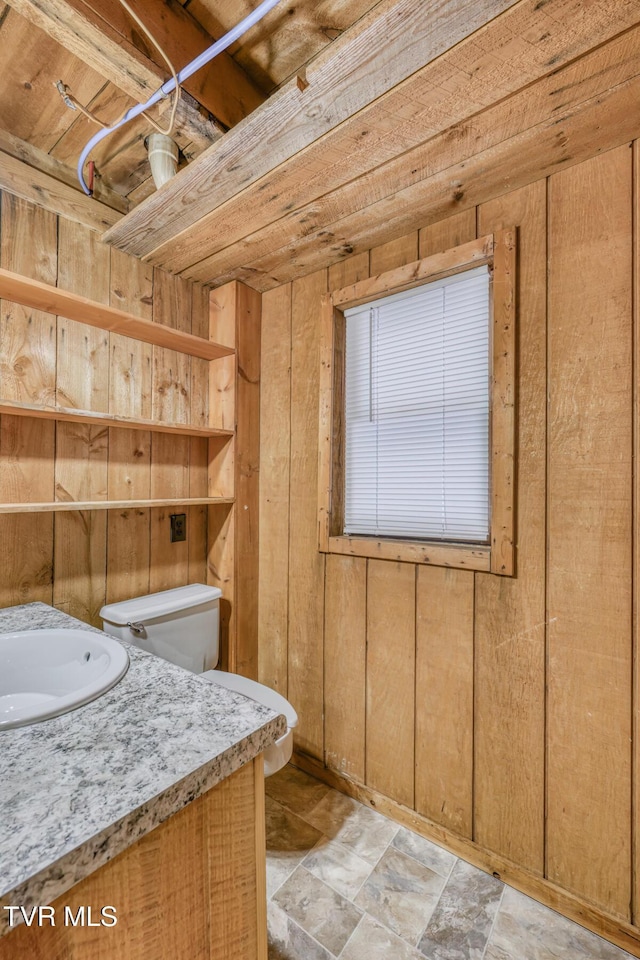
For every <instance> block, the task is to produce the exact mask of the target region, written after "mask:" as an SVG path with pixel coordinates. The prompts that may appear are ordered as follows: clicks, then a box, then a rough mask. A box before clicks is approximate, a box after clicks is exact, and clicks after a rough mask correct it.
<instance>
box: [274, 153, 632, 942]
mask: <svg viewBox="0 0 640 960" xmlns="http://www.w3.org/2000/svg"><path fill="white" fill-rule="evenodd" d="M636 156H637V145H629V144H627V145H625V146H622V147H619V148H617V149H615V150H612V151H610V152H608V153H604V154H602V155H600V156H596V157H594V158H593V159H590V160H588V161H586V162H584V163H581V164H578V165H575V166H573V167H570V168H568V169H565V170H563V171H562V172H559V173H557V174H555V175H553V176H551V177H550V178H548V179H546V180H543V181H539V182H535V183H532V184H530V185H528V186H525V187H523V188H522V189H518V190H517V191H514V192H512V193H505V195H504V196H501V197H499V198H498V199H495V200H492V201H490V202H488V203H485V204H483V205H481V206H479V207H477V208H476V209H471V210H467V211H464V212H460V213H456V212H455V209H453V208H452V210H451V216H450V217H449V218H448V219H446V220H443V221H441V222H439V223H433V224H430V225H429V226H425V227H424V229H422V230H420V231H419V232H417V233H412V234H410V235H408V236H406V237H403V238H401V239H399V240H397V241H393V242H391V243H387V244H385V245H384V246H382V247H378V248H376V249H372V250H371V251H370V252H368V253H363V254H358V255H357V256H354V257H352V258H351V259H349V260H346V261H345V262H344V263H342V264H340V265H338V266H334V267H331V268H330V269H328V270H321V271H319V272H317V273H314V274H312V275H309V276H305V277H302V278H300V279H297V280H295V281H293V282H292V283H290V284H287V285H285V286H282V287H279V288H277V289H275V290H272V291H270V292H268V293H266V294H265V295H264V296H263V333H262V337H263V341H262V342H263V353H262V395H261V526H260V543H261V548H260V550H261V552H260V628H259V629H260V633H259V652H260V678H261V680H263V681H264V682H266V683H268V684H270V685H271V686H273V687H274V688H276V689H277V690H279V691H281V692H282V693H284V694H285V695H287V696H288V697H289V699H290V700H291V702H292V703H293V705H294V707H295V708H296V710H297V711H298V714H299V717H300V725H299V727H298V729H297V731H296V733H297V750H298V751H299V754H300V756H303V755H304V756H307V757H311V758H316V760H318V761H320V762H321V763H323V764H326V767H327V768H329V769H330V770H333V771H335V772H336V773H338V774H341V775H343V776H344V777H346V778H348V779H349V780H350V781H353V782H355V783H358V784H364V785H365V786H366V787H367V788H368V789H369V790H370V791H374V792H375V793H376V795H377V796H383V797H386V798H389V800H390V801H394V802H396V803H397V804H400V805H402V806H403V808H408V809H410V810H415V811H417V813H418V814H420V815H423V817H424V818H426V821H429V822H431V823H432V824H435V825H437V826H438V827H439V828H440V827H441V828H443V829H444V830H446V831H448V834H446V835H448V836H451V837H457V838H461V842H462V841H465V842H468V849H469V850H472V849H473V848H474V847H477V848H478V849H482V850H484V851H489V854H490V856H489V859H488V861H487V862H488V863H489V864H490V863H491V862H492V861H491V856H494V858H495V860H496V862H497V861H498V860H500V862H503V863H510V864H512V865H516V866H517V867H518V868H520V873H521V874H522V875H524V876H528V877H530V878H533V879H534V880H535V878H546V879H547V880H548V881H549V884H548V885H549V889H554V890H556V891H558V890H561V891H567V892H568V893H569V894H571V895H573V896H574V900H575V902H576V903H584V904H588V905H591V906H593V905H595V906H596V907H597V908H599V909H600V910H601V911H602V912H604V913H606V914H607V915H609V916H613V917H615V918H619V919H620V920H622V921H627V922H631V923H634V924H637V923H638V922H639V920H640V904H639V903H638V897H639V893H638V888H637V885H636V882H635V876H636V864H635V863H634V857H636V856H637V854H636V853H635V851H636V847H637V844H636V833H637V816H638V804H637V799H636V795H635V790H636V786H635V784H636V780H637V775H638V756H637V747H634V746H633V744H632V739H631V737H632V715H633V710H634V709H635V706H636V704H635V687H636V682H635V679H634V672H633V669H634V668H633V663H634V649H635V603H634V593H633V591H634V583H635V581H634V563H635V560H634V557H635V554H636V551H637V546H636V544H637V532H636V531H637V508H636V506H635V503H636V496H635V493H634V477H633V471H632V464H633V456H634V445H635V439H634V432H635V430H636V418H635V414H634V407H633V402H634V391H635V380H634V378H635V363H634V356H635V353H634V351H635V341H636V333H635V325H634V318H635V317H636V309H635V306H634V303H633V291H634V289H635V287H634V283H635V284H636V286H637V285H638V262H637V253H636V251H637V248H638V244H637V238H636V237H635V236H634V230H635V229H636V228H635V227H634V224H636V223H637V216H636V214H637V211H638V202H639V201H638V180H637V178H635V177H634V162H635V158H636ZM512 225H517V226H518V228H519V235H520V239H519V245H520V246H519V249H520V268H519V291H518V296H519V324H520V329H519V347H518V350H519V358H518V363H519V423H518V464H519V477H518V502H517V530H518V537H517V564H518V575H517V577H515V578H513V579H508V578H501V577H497V576H492V575H489V574H483V573H475V574H474V573H473V572H468V571H464V570H448V569H444V568H438V567H430V566H414V565H411V564H403V563H396V562H387V561H380V560H368V561H367V560H365V559H361V558H357V557H355V558H352V557H346V556H336V555H334V556H331V555H330V556H327V557H326V558H325V556H324V555H322V554H320V553H319V552H318V550H317V539H316V505H317V490H316V482H317V429H318V427H317V423H318V329H319V310H320V296H321V294H322V293H323V292H324V291H325V290H326V289H334V288H339V287H341V286H343V285H345V284H346V283H351V282H354V281H356V280H359V279H362V278H364V277H366V276H367V275H369V274H377V273H379V272H381V271H383V270H387V269H390V268H392V267H396V266H399V265H401V264H403V263H406V262H410V261H412V260H415V259H417V258H418V257H421V256H426V255H429V254H431V253H434V252H436V251H438V250H442V249H445V248H447V247H450V246H453V245H454V244H457V243H461V242H465V241H468V240H471V239H473V238H474V237H475V236H479V235H482V234H485V233H489V232H491V231H493V230H496V229H499V228H501V227H509V226H512ZM634 257H636V260H635V261H634ZM634 276H635V281H634ZM398 809H400V808H399V807H398ZM443 835H444V834H443ZM532 883H533V881H532ZM525 886H526V884H525ZM530 886H531V885H530ZM532 888H533V887H532ZM574 914H575V911H574Z"/></svg>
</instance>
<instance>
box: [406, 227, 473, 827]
mask: <svg viewBox="0 0 640 960" xmlns="http://www.w3.org/2000/svg"><path fill="white" fill-rule="evenodd" d="M475 237H476V217H475V211H463V212H462V213H459V214H456V215H455V216H453V217H449V218H448V219H447V220H442V221H440V222H439V223H435V224H431V225H430V226H427V227H423V228H422V229H421V230H420V232H419V251H418V253H419V256H420V257H421V258H424V257H437V256H438V254H440V253H441V252H442V251H445V250H450V249H451V248H452V247H458V246H460V245H465V244H469V243H471V242H472V241H473V240H474V239H475ZM430 546H431V545H430ZM483 559H485V560H486V557H484V558H483ZM436 562H437V558H436ZM465 562H468V563H469V566H470V569H469V570H468V571H464V570H451V571H447V570H442V569H438V568H437V567H431V566H421V567H420V568H419V569H418V572H417V581H416V760H415V776H416V803H415V806H416V810H417V811H418V812H420V813H422V814H424V815H426V816H428V817H430V818H431V819H432V820H434V821H435V822H437V823H442V824H443V825H445V826H448V827H449V828H450V829H452V830H455V831H456V833H459V834H460V835H461V836H466V837H470V836H472V833H473V682H474V681H473V658H474V653H473V628H474V624H473V584H474V574H473V572H472V570H473V569H474V568H473V567H472V566H471V563H472V559H471V558H467V559H466V561H465Z"/></svg>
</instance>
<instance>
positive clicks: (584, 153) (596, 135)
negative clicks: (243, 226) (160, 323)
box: [187, 48, 640, 291]
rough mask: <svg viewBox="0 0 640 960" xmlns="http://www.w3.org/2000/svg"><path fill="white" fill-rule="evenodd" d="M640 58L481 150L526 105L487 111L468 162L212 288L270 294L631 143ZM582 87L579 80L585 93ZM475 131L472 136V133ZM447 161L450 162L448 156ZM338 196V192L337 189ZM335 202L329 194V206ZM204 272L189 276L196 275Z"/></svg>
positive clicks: (250, 264) (639, 130) (635, 132)
mask: <svg viewBox="0 0 640 960" xmlns="http://www.w3.org/2000/svg"><path fill="white" fill-rule="evenodd" d="M639 52H640V48H638V49H637V52H636V58H635V74H634V75H633V76H629V77H628V78H627V79H625V80H623V81H622V82H621V83H618V84H616V85H615V86H614V87H612V88H610V89H609V90H606V91H603V92H596V93H594V95H593V96H590V97H588V98H587V99H586V100H583V101H581V102H579V103H573V102H572V103H571V105H570V106H564V107H563V108H562V109H561V110H559V111H558V112H557V113H555V114H554V115H553V116H551V117H547V119H545V120H544V121H543V122H542V123H538V124H535V125H534V126H531V127H526V121H525V122H524V124H523V127H525V128H526V129H522V130H520V131H519V132H517V133H514V134H513V135H512V136H508V137H507V138H506V139H504V140H500V141H499V142H494V143H492V144H491V145H489V146H487V147H486V148H485V149H482V148H481V146H480V144H482V142H483V141H485V142H486V143H490V142H491V140H492V137H491V136H490V135H489V126H488V125H489V124H490V123H491V122H494V121H495V122H496V123H498V124H499V123H501V122H502V124H503V130H504V121H505V117H506V112H507V111H509V112H512V111H513V110H514V109H515V108H516V107H518V108H519V109H520V116H521V117H522V118H525V117H526V115H527V106H526V105H525V104H524V102H523V98H522V97H519V98H518V100H519V101H520V102H518V103H516V102H514V103H508V104H504V105H501V107H500V108H496V109H495V110H494V111H489V113H488V114H487V116H486V122H487V125H486V126H484V129H483V130H482V131H480V144H479V145H478V146H479V147H480V149H478V151H477V152H474V153H473V154H471V155H470V156H469V157H468V158H466V159H463V160H460V161H459V162H457V163H455V164H453V165H452V166H448V167H445V168H443V169H439V170H437V171H436V172H435V173H433V174H431V175H428V176H426V177H425V179H422V180H419V181H418V182H416V183H413V184H411V185H410V186H408V187H405V188H404V189H400V190H396V191H394V192H393V193H390V194H388V195H385V196H383V197H381V198H380V199H378V200H376V201H374V202H371V203H369V204H368V205H365V206H361V207H359V208H358V209H357V211H356V212H354V213H352V214H351V215H349V216H345V217H343V218H340V219H338V220H336V221H334V222H331V223H328V224H326V225H325V226H324V227H323V228H322V229H320V230H318V229H316V230H312V231H311V232H310V233H309V234H308V235H307V236H305V237H304V238H303V239H301V240H300V239H299V240H295V241H293V242H291V243H289V244H287V245H286V246H284V247H282V248H281V249H279V250H275V251H273V252H272V253H271V254H269V255H265V256H263V257H261V258H260V259H257V260H253V261H245V264H244V265H243V266H240V267H236V268H234V269H231V270H228V271H223V272H217V277H218V282H220V283H224V282H226V281H228V280H229V279H234V280H241V281H243V282H244V283H246V284H247V285H249V286H252V287H253V288H254V289H256V290H260V291H264V290H269V289H271V288H272V287H276V286H279V285H280V284H282V283H285V282H286V281H288V280H291V279H293V278H294V277H300V276H302V275H304V274H306V273H310V272H313V271H315V270H318V269H319V268H320V267H326V266H329V265H330V264H332V263H338V262H339V261H340V260H342V259H344V258H345V257H346V256H350V255H351V254H352V253H358V252H360V251H362V250H366V249H369V248H370V247H373V246H378V245H379V244H383V243H386V242H388V241H390V240H394V239H395V238H397V237H400V236H403V235H404V234H406V233H409V232H410V231H412V230H415V229H417V228H418V227H421V226H425V225H427V224H429V223H434V222H437V221H439V220H443V219H446V218H447V217H450V216H453V215H454V214H456V213H459V212H460V211H462V210H466V209H469V208H471V207H475V206H477V205H478V204H481V203H486V202H487V201H488V200H492V199H493V198H495V197H498V196H501V195H502V194H504V193H508V192H510V191H512V190H516V189H518V188H520V187H523V186H525V185H526V184H528V183H532V182H534V181H535V180H540V179H541V178H543V177H545V176H549V175H550V174H552V173H557V172H558V170H562V169H564V168H565V167H568V166H572V165H574V164H576V163H581V162H582V161H584V160H587V159H589V158H590V157H593V156H594V155H596V154H599V153H603V152H605V151H607V150H610V149H613V148H615V147H618V146H621V145H622V144H625V143H628V142H630V141H632V140H633V139H635V138H637V137H638V136H639V135H640V122H639V120H638V118H637V116H636V114H635V112H634V109H633V105H634V104H635V103H637V102H638V100H639V99H640V67H639V66H638V64H639V63H640V61H639V60H638V55H637V54H638V53H639ZM578 66H579V65H576V69H575V70H573V74H574V76H573V77H571V76H570V74H569V71H570V70H572V68H567V71H566V75H565V72H563V74H560V75H556V76H555V77H554V78H553V79H554V80H556V81H560V82H561V83H560V85H559V88H558V89H559V91H564V92H565V93H568V91H569V89H570V86H571V81H572V80H573V81H574V82H579V81H578V80H577V76H576V75H577V73H578V69H577V68H578ZM587 76H588V75H587ZM590 79H591V80H592V81H593V80H594V79H596V78H594V77H593V76H592V77H591V78H590ZM565 80H566V83H565ZM587 86H588V83H587V81H585V82H584V85H583V89H582V93H583V95H584V93H585V92H586V87H587ZM527 95H528V96H531V97H533V96H534V91H533V90H531V88H528V90H527ZM514 100H515V98H514ZM500 112H502V116H500V115H499V114H500ZM460 132H461V133H462V131H460ZM475 133H476V131H475V130H474V131H473V135H475ZM443 140H444V136H443V138H442V139H441V141H440V145H441V146H442V147H443V149H446V144H445V143H444V142H443ZM448 156H449V159H451V154H449V155H448ZM340 193H342V191H337V194H340ZM339 199H340V197H339V196H334V197H333V198H332V200H331V203H332V206H333V204H334V203H337V202H339ZM345 199H346V197H345ZM334 209H335V208H334ZM347 209H348V206H347ZM209 272H210V271H209V270H198V269H197V268H195V269H194V270H193V273H194V274H195V275H196V276H198V277H200V275H201V274H208V273H209ZM187 273H190V271H187Z"/></svg>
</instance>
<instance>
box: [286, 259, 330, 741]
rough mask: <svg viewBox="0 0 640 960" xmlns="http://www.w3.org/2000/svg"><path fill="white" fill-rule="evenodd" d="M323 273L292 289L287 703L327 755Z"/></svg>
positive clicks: (302, 730)
mask: <svg viewBox="0 0 640 960" xmlns="http://www.w3.org/2000/svg"><path fill="white" fill-rule="evenodd" d="M326 288H327V276H326V273H325V272H324V271H321V272H320V273H316V274H312V275H311V276H309V277H305V278H304V279H302V280H297V281H296V282H295V283H294V284H293V285H292V297H291V338H292V350H291V472H290V483H291V497H290V515H289V661H288V662H289V679H288V691H289V696H288V699H289V700H290V701H291V703H293V704H294V706H295V709H296V710H297V711H298V716H299V723H298V726H297V727H296V731H295V734H296V742H297V744H298V747H299V749H302V750H304V751H306V752H307V753H309V754H311V755H312V756H316V757H319V758H320V757H322V756H323V752H324V749H323V722H322V710H323V681H322V678H323V666H322V664H323V650H322V647H323V621H324V616H323V606H324V603H323V594H324V557H323V555H322V554H319V553H318V534H317V511H318V462H317V453H315V452H314V453H313V454H312V455H311V456H310V454H309V452H310V451H317V444H318V400H319V382H318V381H319V310H320V300H321V297H322V294H323V293H325V292H326Z"/></svg>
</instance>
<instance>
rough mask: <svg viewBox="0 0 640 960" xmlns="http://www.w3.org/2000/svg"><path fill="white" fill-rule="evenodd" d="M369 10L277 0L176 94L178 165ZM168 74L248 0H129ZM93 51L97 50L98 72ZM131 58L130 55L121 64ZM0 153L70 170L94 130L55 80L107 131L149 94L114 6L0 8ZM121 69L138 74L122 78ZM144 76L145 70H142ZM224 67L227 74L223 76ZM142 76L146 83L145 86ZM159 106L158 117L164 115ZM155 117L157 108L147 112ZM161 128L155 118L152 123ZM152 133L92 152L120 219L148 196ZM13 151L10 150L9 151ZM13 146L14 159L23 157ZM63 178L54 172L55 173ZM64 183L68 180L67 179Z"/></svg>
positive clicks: (133, 43)
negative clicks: (87, 35)
mask: <svg viewBox="0 0 640 960" xmlns="http://www.w3.org/2000/svg"><path fill="white" fill-rule="evenodd" d="M372 5H373V0H355V2H345V0H324V2H321V3H315V2H314V0H300V2H298V0H295V2H287V0H282V3H281V4H280V5H279V7H278V9H277V10H273V11H272V12H271V13H270V14H269V15H268V16H267V17H266V18H265V19H264V20H263V21H262V23H260V24H258V25H257V26H256V27H254V28H253V29H252V30H251V31H250V32H249V33H247V34H246V35H245V36H244V37H243V38H241V40H240V41H239V42H238V43H236V44H235V46H234V47H232V48H231V50H230V51H229V54H228V55H227V54H223V56H222V57H221V58H219V59H218V60H216V61H215V64H212V65H211V67H209V68H206V69H205V70H203V71H201V72H200V73H199V74H197V75H196V77H195V78H193V79H192V81H191V83H190V84H188V85H187V92H188V93H190V94H191V95H192V96H193V98H194V100H193V101H191V100H190V99H189V98H188V97H186V98H185V101H186V109H185V110H183V111H182V114H179V119H178V124H177V137H176V139H177V140H178V142H179V145H180V148H181V151H182V152H181V166H184V165H186V163H187V162H188V161H191V160H193V159H194V158H195V157H196V156H198V155H199V154H200V153H202V151H203V150H204V149H205V148H206V147H207V146H209V144H210V143H212V142H214V141H215V140H216V139H218V138H219V137H220V136H221V135H222V133H223V132H224V131H225V130H226V129H228V128H230V127H232V126H234V125H235V124H236V123H237V122H238V121H239V120H241V119H242V117H243V116H245V115H246V114H247V113H249V112H251V110H253V109H255V107H256V106H258V105H259V104H260V103H262V102H263V101H264V100H265V99H266V97H267V95H268V94H269V93H271V92H272V91H273V90H274V89H275V88H276V87H277V86H278V85H279V84H280V83H281V82H282V81H283V80H286V79H287V78H288V76H289V75H290V74H291V73H293V72H295V71H296V70H298V69H300V68H301V67H302V66H303V65H304V64H305V63H306V62H307V61H308V60H309V59H310V58H311V57H313V56H314V55H315V54H316V53H317V52H318V51H319V50H321V49H323V48H324V47H325V46H327V45H328V44H329V43H330V42H331V40H332V39H335V37H336V36H339V35H340V33H341V32H342V31H343V30H344V29H345V28H346V27H348V26H349V25H350V24H351V23H353V21H354V20H356V19H357V18H358V17H360V16H361V15H362V14H363V13H364V12H366V10H367V9H368V8H369V7H371V6H372ZM131 6H133V8H134V9H135V10H136V12H137V13H138V14H139V15H140V17H141V18H142V19H143V20H144V22H145V24H147V25H148V26H149V28H150V30H151V33H152V35H153V36H154V37H155V38H156V39H158V40H159V42H160V43H161V45H162V46H163V48H164V49H165V50H166V51H167V53H168V54H169V55H170V57H171V59H172V61H173V62H174V66H175V67H176V68H177V69H179V68H180V67H182V66H184V65H185V64H186V63H188V62H189V61H190V60H191V59H192V58H193V57H194V56H195V55H196V54H197V53H200V52H201V51H202V50H204V49H205V48H206V47H207V46H209V44H210V43H212V42H213V39H217V38H218V37H220V36H221V35H222V34H223V33H224V32H226V31H227V30H228V29H229V28H230V27H232V26H234V25H235V24H236V23H237V22H238V21H239V20H240V19H242V17H244V16H245V15H246V14H247V13H249V12H250V10H251V9H253V8H254V7H255V3H254V2H253V0H184V2H178V0H131ZM75 16H77V17H78V21H77V22H84V20H86V21H87V22H88V23H89V25H91V24H93V26H95V28H96V34H100V33H103V32H104V33H105V36H106V37H107V39H110V40H111V41H112V45H111V46H109V45H108V44H107V45H106V46H105V47H104V50H103V51H98V49H97V44H93V43H92V42H91V40H90V39H89V40H87V41H86V42H85V44H84V46H83V44H82V42H81V41H80V40H79V39H78V36H80V35H81V33H82V31H81V30H77V34H78V36H76V35H75V34H76V26H77V24H76V22H75V21H74V19H73V18H74V17H75ZM100 52H104V60H105V62H104V63H103V62H102V61H101V58H100V55H99V53H100ZM131 55H133V57H134V58H135V60H134V61H131ZM0 57H1V59H2V64H3V71H2V79H1V80H0V149H3V150H5V151H8V152H12V153H13V155H14V156H16V155H18V153H17V151H18V147H17V146H16V142H15V139H14V138H17V139H18V140H20V141H23V142H24V143H26V144H29V145H31V146H32V147H34V148H36V152H32V153H31V154H29V156H30V158H31V162H32V163H34V164H35V165H38V166H39V167H40V169H45V168H48V169H50V170H52V169H54V167H53V166H52V165H51V164H50V163H49V164H47V162H46V161H45V160H44V158H43V157H42V156H41V154H46V155H47V156H48V157H50V158H51V159H52V160H54V161H58V163H60V164H62V165H63V166H64V167H66V168H68V170H69V171H71V172H72V171H73V170H75V166H76V163H77V160H78V157H79V155H80V152H81V150H82V148H83V147H84V145H85V144H86V143H87V141H88V140H89V139H90V137H91V136H93V134H94V133H95V132H97V130H98V129H99V127H98V126H97V125H96V124H95V123H93V122H92V121H91V120H89V119H87V118H86V117H85V116H83V115H82V114H81V113H80V112H79V111H73V110H71V109H69V108H68V107H67V106H65V104H64V102H63V100H62V97H61V96H60V94H59V92H58V90H57V89H56V86H55V84H56V82H57V81H58V80H62V81H63V83H64V84H65V85H66V86H67V87H68V88H69V89H70V91H71V92H72V94H73V96H74V97H75V98H76V99H77V100H79V101H80V102H81V103H82V104H83V105H84V106H86V107H88V109H89V110H90V111H91V112H92V113H94V114H95V115H96V116H98V117H99V118H100V119H101V120H103V121H104V122H106V123H110V122H113V121H114V120H115V119H116V118H117V117H119V116H120V115H121V114H122V113H123V112H124V111H125V110H126V109H128V107H130V106H132V105H133V104H134V103H136V102H140V100H142V96H138V95H137V94H138V92H143V91H146V92H147V95H148V94H150V93H152V92H153V91H154V90H155V89H156V88H157V87H158V86H159V85H160V83H161V82H163V81H164V80H165V79H167V78H168V76H169V73H168V70H167V68H166V65H165V64H164V62H163V61H162V59H161V57H160V56H159V54H158V53H157V51H156V50H155V49H154V48H153V46H152V45H150V44H149V42H148V40H147V39H146V38H145V37H144V36H143V35H142V34H141V32H140V30H139V28H138V27H137V26H136V25H135V24H134V23H133V21H132V20H131V19H130V18H129V16H128V14H127V13H126V11H124V10H123V9H122V8H121V7H120V5H119V3H118V0H71V2H69V3H67V2H66V0H65V2H56V0H52V2H48V0H47V2H36V0H15V2H14V0H12V2H11V3H10V4H3V3H0ZM131 62H134V65H135V66H136V67H139V68H140V70H141V71H143V72H142V81H141V82H140V83H137V78H136V79H132V77H131V76H130V74H131V73H132V72H134V71H132V70H131ZM149 67H151V69H150V70H148V68H149ZM233 68H235V69H233ZM144 70H147V72H148V74H149V81H148V82H146V79H145V77H146V75H145V73H144ZM168 107H169V105H168V104H167V105H166V106H165V108H164V117H165V118H166V115H167V113H168ZM152 115H153V116H155V118H156V119H160V115H159V114H158V112H157V111H155V112H152ZM162 122H164V120H163V121H162ZM151 132H153V129H152V127H151V126H150V124H149V123H147V121H146V120H144V119H143V118H142V119H138V120H135V121H133V122H132V123H131V124H129V125H128V126H126V127H124V128H122V129H121V130H119V131H117V132H116V133H114V134H113V135H111V136H110V137H109V138H108V139H106V140H105V141H103V143H101V144H100V145H99V146H98V147H97V148H96V151H95V154H93V155H92V159H94V160H95V162H96V169H97V171H98V174H99V177H100V187H99V191H98V195H99V196H100V197H101V199H103V200H104V201H105V202H106V203H108V204H110V205H112V206H114V207H115V208H116V209H119V210H120V211H122V212H125V211H126V210H128V209H130V208H131V207H132V206H135V205H136V204H137V203H139V202H140V201H141V200H142V199H144V198H145V197H146V196H148V195H149V194H150V193H153V192H154V189H155V188H154V186H153V181H152V180H151V178H150V170H149V164H148V160H147V154H146V149H145V147H144V138H145V136H146V135H147V134H148V133H151ZM3 134H4V137H3ZM12 143H13V145H14V146H13V150H11V146H10V145H11V144H12ZM27 154H28V151H27V150H26V148H22V150H21V151H19V155H20V156H22V158H23V159H24V158H26V156H27ZM60 175H61V176H64V175H65V174H64V171H61V172H60ZM66 181H67V182H69V183H73V181H74V175H73V174H72V173H71V174H69V175H68V176H67V177H66Z"/></svg>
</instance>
